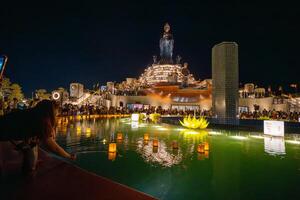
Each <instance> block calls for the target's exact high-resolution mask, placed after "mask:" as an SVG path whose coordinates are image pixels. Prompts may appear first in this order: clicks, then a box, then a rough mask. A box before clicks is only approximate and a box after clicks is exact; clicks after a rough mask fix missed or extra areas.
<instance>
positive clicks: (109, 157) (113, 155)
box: [108, 152, 117, 160]
mask: <svg viewBox="0 0 300 200" xmlns="http://www.w3.org/2000/svg"><path fill="white" fill-rule="evenodd" d="M116 157H117V152H113V153H111V152H108V160H115V159H116Z"/></svg>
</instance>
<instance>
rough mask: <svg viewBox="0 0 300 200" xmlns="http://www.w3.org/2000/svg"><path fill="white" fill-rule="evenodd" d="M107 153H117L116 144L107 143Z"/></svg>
mask: <svg viewBox="0 0 300 200" xmlns="http://www.w3.org/2000/svg"><path fill="white" fill-rule="evenodd" d="M108 152H109V153H115V152H117V144H116V143H109V145H108Z"/></svg>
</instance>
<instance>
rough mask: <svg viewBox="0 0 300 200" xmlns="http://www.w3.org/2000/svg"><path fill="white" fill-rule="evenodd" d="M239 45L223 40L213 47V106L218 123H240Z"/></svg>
mask: <svg viewBox="0 0 300 200" xmlns="http://www.w3.org/2000/svg"><path fill="white" fill-rule="evenodd" d="M238 99H239V66H238V45H237V44H236V43H235V42H222V43H220V44H217V45H215V46H214V47H213V48H212V108H213V113H214V115H215V117H216V118H217V121H218V123H221V124H232V125H236V124H238V117H237V115H238Z"/></svg>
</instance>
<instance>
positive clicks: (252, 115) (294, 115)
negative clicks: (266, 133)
mask: <svg viewBox="0 0 300 200" xmlns="http://www.w3.org/2000/svg"><path fill="white" fill-rule="evenodd" d="M299 117H300V113H299V112H289V113H288V112H283V111H276V110H266V109H264V110H263V111H257V110H256V111H253V112H242V113H241V114H240V119H273V120H286V121H292V122H298V121H299Z"/></svg>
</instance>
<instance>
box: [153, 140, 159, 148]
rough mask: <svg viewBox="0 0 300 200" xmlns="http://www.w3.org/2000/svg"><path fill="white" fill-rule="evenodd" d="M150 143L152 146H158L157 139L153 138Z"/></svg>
mask: <svg viewBox="0 0 300 200" xmlns="http://www.w3.org/2000/svg"><path fill="white" fill-rule="evenodd" d="M152 145H153V147H158V140H157V139H153V141H152Z"/></svg>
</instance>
